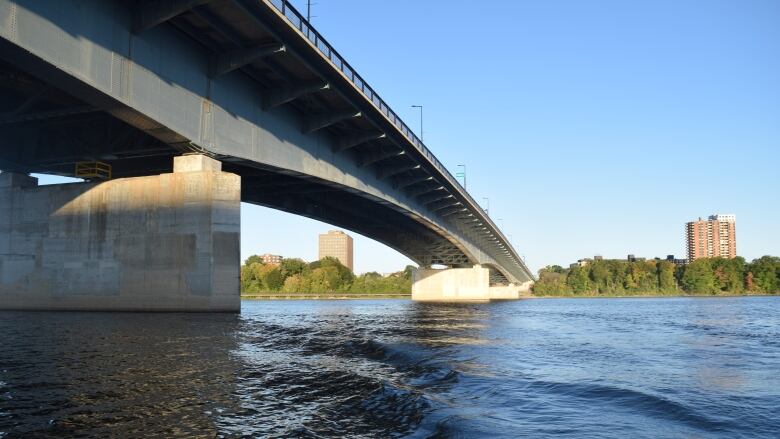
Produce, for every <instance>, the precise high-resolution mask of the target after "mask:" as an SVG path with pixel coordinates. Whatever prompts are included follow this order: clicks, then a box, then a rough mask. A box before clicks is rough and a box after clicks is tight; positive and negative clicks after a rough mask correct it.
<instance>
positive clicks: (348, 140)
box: [333, 131, 387, 152]
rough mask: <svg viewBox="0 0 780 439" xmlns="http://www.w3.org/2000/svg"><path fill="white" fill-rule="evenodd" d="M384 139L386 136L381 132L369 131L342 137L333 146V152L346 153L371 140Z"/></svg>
mask: <svg viewBox="0 0 780 439" xmlns="http://www.w3.org/2000/svg"><path fill="white" fill-rule="evenodd" d="M385 137H387V135H386V134H385V133H383V132H381V131H369V132H365V133H358V134H352V135H349V136H344V137H341V138H339V140H338V141H337V142H336V144H335V145H333V152H342V151H346V150H348V149H352V148H355V147H357V146H360V145H362V144H364V143H367V142H371V141H373V140H379V139H384V138H385Z"/></svg>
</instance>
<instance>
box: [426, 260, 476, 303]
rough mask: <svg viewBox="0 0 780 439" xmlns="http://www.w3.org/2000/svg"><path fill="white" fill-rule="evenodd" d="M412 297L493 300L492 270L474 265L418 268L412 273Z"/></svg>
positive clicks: (429, 299)
mask: <svg viewBox="0 0 780 439" xmlns="http://www.w3.org/2000/svg"><path fill="white" fill-rule="evenodd" d="M412 300H418V301H432V302H456V301H478V302H486V301H488V300H490V270H488V269H487V268H484V267H482V266H479V265H475V266H473V267H472V268H447V269H424V268H421V269H417V270H415V271H414V274H413V277H412Z"/></svg>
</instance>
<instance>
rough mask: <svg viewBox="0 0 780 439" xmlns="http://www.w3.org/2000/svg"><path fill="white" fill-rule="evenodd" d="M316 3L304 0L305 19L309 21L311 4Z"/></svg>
mask: <svg viewBox="0 0 780 439" xmlns="http://www.w3.org/2000/svg"><path fill="white" fill-rule="evenodd" d="M316 4H317V3H312V2H311V0H307V1H306V21H308V22H309V23H311V18H312V17H311V6H312V5H316Z"/></svg>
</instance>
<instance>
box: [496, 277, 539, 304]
mask: <svg viewBox="0 0 780 439" xmlns="http://www.w3.org/2000/svg"><path fill="white" fill-rule="evenodd" d="M531 285H533V282H531V281H529V282H524V283H522V284H520V285H518V284H510V285H497V286H491V287H490V299H491V300H513V299H520V298H522V297H530V296H531V293H530V292H531Z"/></svg>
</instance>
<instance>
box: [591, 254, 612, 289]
mask: <svg viewBox="0 0 780 439" xmlns="http://www.w3.org/2000/svg"><path fill="white" fill-rule="evenodd" d="M590 278H591V280H592V281H593V285H594V287H595V288H596V289H598V291H599V292H600V293H604V292H606V291H607V289H608V285H609V268H608V267H607V263H606V262H604V261H593V262H592V263H591V264H590Z"/></svg>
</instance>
